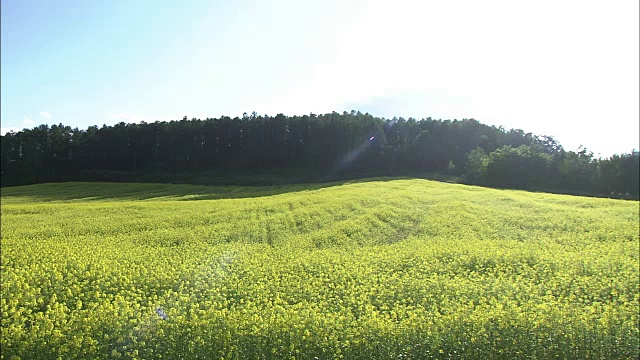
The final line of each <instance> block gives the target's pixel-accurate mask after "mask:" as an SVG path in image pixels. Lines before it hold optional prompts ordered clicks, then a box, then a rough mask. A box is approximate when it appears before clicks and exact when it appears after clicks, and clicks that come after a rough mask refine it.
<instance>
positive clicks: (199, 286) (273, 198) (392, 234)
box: [1, 179, 640, 359]
mask: <svg viewBox="0 0 640 360" xmlns="http://www.w3.org/2000/svg"><path fill="white" fill-rule="evenodd" d="M1 201H2V257H1V272H2V298H1V307H2V340H1V341H2V342H1V345H2V350H1V354H2V358H4V359H11V358H14V357H20V358H22V359H56V358H62V359H68V358H92V359H93V358H103V359H107V358H118V357H121V358H140V359H153V358H157V359H180V358H182V359H198V358H199V359H218V358H235V359H254V358H255V359H258V358H277V359H280V358H301V359H313V358H314V357H317V358H319V359H333V358H346V359H427V358H442V359H450V358H465V359H480V358H500V359H512V358H531V359H551V358H563V359H571V358H573V359H587V358H589V359H613V358H629V359H631V358H637V357H638V356H639V353H638V346H639V342H640V336H639V325H638V312H639V310H640V306H639V304H640V295H639V292H640V289H639V286H640V285H639V282H640V280H639V277H640V271H639V251H640V250H639V247H640V238H639V228H638V226H639V221H640V208H639V206H638V202H637V201H622V200H610V199H595V198H584V197H575V196H566V195H550V194H542V193H528V192H522V191H509V190H494V189H485V188H480V187H472V186H465V185H458V184H445V183H439V182H434V181H429V180H411V179H394V180H390V179H370V180H360V181H355V182H350V183H349V182H342V183H331V184H310V185H309V184H307V185H292V186H271V187H209V186H194V185H167V184H115V183H61V184H41V185H30V186H22V187H12V188H3V189H2V197H1ZM158 307H160V308H162V309H163V311H164V312H165V313H166V314H167V316H168V318H167V319H166V320H162V319H161V318H160V317H159V316H158V315H157V314H156V312H155V309H156V308H158Z"/></svg>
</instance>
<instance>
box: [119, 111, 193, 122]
mask: <svg viewBox="0 0 640 360" xmlns="http://www.w3.org/2000/svg"><path fill="white" fill-rule="evenodd" d="M109 119H110V120H112V121H116V122H124V123H127V124H133V123H136V124H138V123H140V122H142V121H145V122H148V123H152V122H156V121H167V119H166V117H163V116H145V115H138V114H133V113H130V112H122V113H118V114H115V115H112V116H111V117H110V118H109ZM180 119H181V118H180ZM173 120H178V118H175V119H173Z"/></svg>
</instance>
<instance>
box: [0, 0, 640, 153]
mask: <svg viewBox="0 0 640 360" xmlns="http://www.w3.org/2000/svg"><path fill="white" fill-rule="evenodd" d="M1 4H2V9H1V11H2V12H1V20H2V29H1V37H2V39H1V46H2V49H1V60H2V63H1V68H0V69H1V89H0V90H1V92H0V94H1V101H0V104H1V114H0V115H1V120H2V132H3V133H4V132H6V131H7V130H9V129H22V128H24V127H29V128H31V127H33V126H36V125H38V124H43V123H47V124H53V123H63V124H65V125H71V126H73V127H75V126H77V127H80V128H86V127H87V126H90V125H102V124H105V123H106V124H114V123H117V122H120V121H124V122H138V121H141V120H144V121H147V122H153V121H156V120H173V119H181V118H182V117H183V116H185V115H186V116H188V118H192V117H196V118H206V117H219V116H220V115H227V116H240V115H241V114H242V113H243V112H247V113H251V112H252V111H257V112H258V113H260V114H265V113H266V114H269V115H276V114H277V113H284V114H287V115H296V114H297V115H303V114H308V113H310V112H313V113H326V112H331V111H338V112H342V111H345V110H346V111H350V110H352V109H354V110H359V111H361V112H369V113H370V114H373V115H375V116H382V117H387V118H390V117H393V116H403V117H405V118H407V117H411V116H412V117H416V118H423V117H429V116H430V117H433V118H436V119H438V118H441V119H462V118H475V119H478V120H479V121H481V122H483V123H486V124H491V125H496V126H500V125H502V126H504V127H505V128H507V129H509V128H521V129H523V130H525V131H527V132H533V133H535V134H539V135H543V134H546V135H553V136H555V137H556V139H558V140H559V141H560V142H561V143H562V144H563V145H564V146H565V148H566V149H568V150H575V149H577V148H578V146H579V145H581V144H582V145H585V146H586V147H587V148H588V149H589V150H591V151H593V152H594V153H596V154H600V155H601V156H609V155H611V154H613V153H623V152H625V153H628V152H630V151H631V150H632V149H634V148H635V149H638V148H640V144H639V142H640V140H639V137H640V135H639V132H640V129H639V122H640V116H639V107H640V105H639V102H640V94H639V88H640V85H639V80H640V75H639V67H640V62H639V44H640V40H639V30H640V25H639V20H638V18H639V8H638V7H639V6H638V5H639V2H638V1H637V0H603V1H584V0H582V1H563V0H554V1H540V0H536V1H526V2H525V1H473V0H472V1H457V0H446V1H445V0H442V1H426V0H418V1H402V0H394V1H348V0H323V1H298V0H289V1H251V0H236V1H213V0H206V1H205V0H202V1H200V0H179V1H178V0H176V1H171V0H160V1H158V0H148V1H146V0H108V1H97V0H95V1H94V0H76V1H70V0H60V1H52V0H41V1H32V0H2V1H1Z"/></svg>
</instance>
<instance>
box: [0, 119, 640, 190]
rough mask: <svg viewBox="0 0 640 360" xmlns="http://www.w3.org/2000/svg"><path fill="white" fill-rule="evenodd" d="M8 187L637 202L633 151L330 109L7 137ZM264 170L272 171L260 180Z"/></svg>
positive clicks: (469, 123) (473, 123)
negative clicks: (533, 194)
mask: <svg viewBox="0 0 640 360" xmlns="http://www.w3.org/2000/svg"><path fill="white" fill-rule="evenodd" d="M0 141H1V146H2V149H1V150H2V151H1V158H0V162H1V166H2V168H1V171H2V186H13V185H23V184H34V183H43V182H59V181H78V180H83V181H144V182H193V183H207V182H208V181H209V182H216V181H218V182H220V181H222V182H226V183H230V184H233V183H238V184H243V185H267V184H269V183H273V182H300V181H327V180H335V179H347V178H353V177H369V176H409V175H416V174H438V175H441V176H446V177H449V178H451V179H455V180H456V181H460V182H464V183H468V184H477V185H484V186H491V187H501V188H513V189H526V190H539V191H550V192H559V193H569V194H581V195H595V196H608V197H624V198H635V199H637V198H638V193H639V186H640V185H639V184H640V179H639V172H640V170H639V160H640V155H639V154H638V152H635V151H633V152H630V153H627V154H616V155H614V156H612V157H610V158H606V159H601V158H596V157H594V155H593V153H591V152H589V151H588V150H587V149H585V148H580V149H578V150H577V151H567V150H565V149H564V148H563V147H562V145H561V144H559V143H558V141H556V140H555V139H554V138H553V137H552V136H538V135H534V134H531V133H525V132H524V131H523V130H520V129H511V130H506V129H504V128H502V127H495V126H488V125H485V124H482V123H480V122H479V121H477V120H474V119H463V120H453V121H451V120H436V119H432V118H426V119H421V120H417V119H413V118H409V119H404V118H393V119H385V118H379V117H374V116H372V115H369V114H362V113H360V112H356V111H352V112H350V113H347V112H344V113H342V114H339V113H336V112H333V113H328V114H323V115H315V114H309V115H304V116H285V115H283V114H278V115H276V116H268V115H258V114H257V113H255V112H254V113H252V114H250V115H249V114H246V113H245V114H244V115H243V116H242V117H241V118H240V117H236V118H230V117H226V116H222V117H220V118H217V119H216V118H207V119H204V120H201V119H195V118H194V119H191V120H188V119H187V117H186V116H185V117H184V119H182V120H180V121H170V122H154V123H145V122H142V123H139V124H126V123H119V124H116V125H113V126H106V125H104V126H102V127H98V126H91V127H89V128H87V129H86V130H84V129H78V128H71V127H69V126H65V125H63V124H59V125H52V126H48V125H41V126H38V127H35V128H33V129H24V130H22V131H19V132H17V133H16V132H10V133H7V134H6V135H4V136H2V137H0ZM260 174H276V175H275V177H274V176H271V177H266V178H265V177H264V176H263V177H261V175H260ZM276 178H277V179H278V180H275V179H276Z"/></svg>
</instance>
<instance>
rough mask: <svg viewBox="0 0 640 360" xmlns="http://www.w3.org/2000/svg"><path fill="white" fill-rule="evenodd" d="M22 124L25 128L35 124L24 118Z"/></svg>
mask: <svg viewBox="0 0 640 360" xmlns="http://www.w3.org/2000/svg"><path fill="white" fill-rule="evenodd" d="M22 123H23V124H25V125H26V126H31V125H33V124H35V123H36V122H35V121H33V120H31V119H29V118H26V119H24V120H22Z"/></svg>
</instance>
